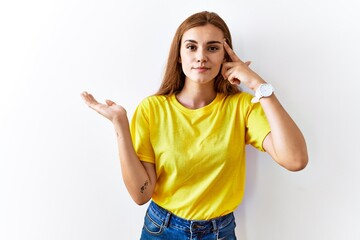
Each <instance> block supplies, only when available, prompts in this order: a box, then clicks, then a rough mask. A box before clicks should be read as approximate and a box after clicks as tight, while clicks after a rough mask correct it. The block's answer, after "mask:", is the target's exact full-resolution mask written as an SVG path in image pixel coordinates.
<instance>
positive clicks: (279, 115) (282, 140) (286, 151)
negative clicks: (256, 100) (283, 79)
mask: <svg viewBox="0 0 360 240" xmlns="http://www.w3.org/2000/svg"><path fill="white" fill-rule="evenodd" d="M260 103H261V105H262V108H263V109H264V112H265V114H266V117H267V119H268V122H269V124H270V128H271V141H270V144H271V145H272V146H271V147H268V149H270V151H269V153H270V155H271V156H272V157H273V158H274V160H275V161H277V162H278V163H279V164H280V165H282V166H284V167H285V168H287V169H289V170H293V171H296V170H301V169H303V168H304V167H305V166H306V164H307V162H308V155H307V148H306V143H305V139H304V136H303V134H302V133H301V131H300V129H299V128H298V126H297V125H296V123H295V122H294V121H293V119H292V118H291V117H290V115H289V114H288V113H287V112H286V110H285V109H284V108H283V107H282V105H281V103H280V102H279V101H278V99H277V98H276V96H275V95H274V94H273V95H272V96H271V97H268V98H261V99H260Z"/></svg>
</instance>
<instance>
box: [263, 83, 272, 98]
mask: <svg viewBox="0 0 360 240" xmlns="http://www.w3.org/2000/svg"><path fill="white" fill-rule="evenodd" d="M260 92H261V95H262V96H263V97H269V96H270V95H271V94H272V93H273V88H272V86H271V85H270V84H263V85H261V86H260Z"/></svg>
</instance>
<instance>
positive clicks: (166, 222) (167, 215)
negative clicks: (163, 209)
mask: <svg viewBox="0 0 360 240" xmlns="http://www.w3.org/2000/svg"><path fill="white" fill-rule="evenodd" d="M170 217H171V213H170V212H167V213H166V217H165V221H164V226H165V227H168V226H169V223H170Z"/></svg>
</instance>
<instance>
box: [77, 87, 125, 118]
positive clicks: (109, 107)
mask: <svg viewBox="0 0 360 240" xmlns="http://www.w3.org/2000/svg"><path fill="white" fill-rule="evenodd" d="M81 97H82V98H83V99H84V101H85V103H86V105H88V106H89V107H90V108H92V109H94V110H95V111H96V112H98V113H99V114H101V115H103V116H104V117H106V118H107V119H109V120H110V121H111V122H114V120H116V119H118V118H119V117H121V116H123V115H126V110H125V109H124V108H123V107H122V106H120V105H117V104H116V103H114V102H113V101H111V100H106V101H105V103H106V104H103V103H99V102H98V101H97V100H96V99H95V98H94V97H93V95H91V94H90V93H88V92H83V93H81Z"/></svg>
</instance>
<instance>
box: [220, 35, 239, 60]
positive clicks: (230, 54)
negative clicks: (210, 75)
mask: <svg viewBox="0 0 360 240" xmlns="http://www.w3.org/2000/svg"><path fill="white" fill-rule="evenodd" d="M224 48H225V51H226V52H227V54H229V56H230V58H231V60H232V61H233V62H242V61H241V59H240V58H239V57H238V56H237V55H236V53H235V52H234V51H233V50H232V49H231V47H230V46H229V44H227V42H226V41H225V40H224Z"/></svg>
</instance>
